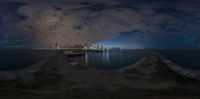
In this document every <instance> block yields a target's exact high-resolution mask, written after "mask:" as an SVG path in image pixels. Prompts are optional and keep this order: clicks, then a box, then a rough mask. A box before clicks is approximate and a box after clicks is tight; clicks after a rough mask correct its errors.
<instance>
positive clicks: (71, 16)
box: [0, 0, 200, 48]
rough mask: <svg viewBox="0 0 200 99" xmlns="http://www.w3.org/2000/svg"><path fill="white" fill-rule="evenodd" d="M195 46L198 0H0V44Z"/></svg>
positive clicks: (199, 30) (199, 34) (199, 43)
mask: <svg viewBox="0 0 200 99" xmlns="http://www.w3.org/2000/svg"><path fill="white" fill-rule="evenodd" d="M55 42H59V43H60V44H61V45H63V46H64V45H73V44H84V43H86V42H88V43H91V44H100V45H112V46H120V47H133V48H199V47H200V1H199V0H85V1H83V0H4V1H3V0H0V47H48V46H52V45H53V44H54V43H55Z"/></svg>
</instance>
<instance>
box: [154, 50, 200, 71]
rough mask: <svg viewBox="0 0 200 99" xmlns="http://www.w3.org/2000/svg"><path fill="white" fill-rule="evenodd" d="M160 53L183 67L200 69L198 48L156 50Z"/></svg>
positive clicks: (199, 51)
mask: <svg viewBox="0 0 200 99" xmlns="http://www.w3.org/2000/svg"><path fill="white" fill-rule="evenodd" d="M158 52H160V53H161V54H162V55H164V56H165V57H167V58H168V59H170V60H171V61H173V62H174V63H176V64H179V65H181V66H183V67H187V68H192V69H198V70H200V50H198V49H185V50H184V49H182V50H158Z"/></svg>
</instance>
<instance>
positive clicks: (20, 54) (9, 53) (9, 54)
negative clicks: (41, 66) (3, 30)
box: [0, 49, 52, 71]
mask: <svg viewBox="0 0 200 99" xmlns="http://www.w3.org/2000/svg"><path fill="white" fill-rule="evenodd" d="M50 53H52V51H45V50H14V49H13V50H0V70H1V71H2V70H16V69H22V68H25V67H28V66H32V65H34V64H36V63H38V62H40V61H41V60H43V59H44V58H46V57H48V56H49V55H50Z"/></svg>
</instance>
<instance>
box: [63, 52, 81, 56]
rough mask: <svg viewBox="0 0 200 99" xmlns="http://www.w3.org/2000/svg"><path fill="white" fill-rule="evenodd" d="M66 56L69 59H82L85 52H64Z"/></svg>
mask: <svg viewBox="0 0 200 99" xmlns="http://www.w3.org/2000/svg"><path fill="white" fill-rule="evenodd" d="M64 54H65V55H66V56H68V57H80V56H84V55H85V52H73V51H64Z"/></svg>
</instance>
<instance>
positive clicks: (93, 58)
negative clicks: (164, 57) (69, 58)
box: [74, 49, 149, 69]
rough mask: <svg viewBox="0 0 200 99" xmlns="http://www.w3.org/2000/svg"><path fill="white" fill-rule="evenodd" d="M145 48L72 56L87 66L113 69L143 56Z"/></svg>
mask: <svg viewBox="0 0 200 99" xmlns="http://www.w3.org/2000/svg"><path fill="white" fill-rule="evenodd" d="M148 52H149V51H147V50H127V49H110V50H104V51H103V52H102V53H97V52H87V53H86V55H85V56H83V57H76V58H74V59H75V60H76V61H79V62H81V63H83V64H85V65H87V66H89V67H93V68H98V69H113V68H121V67H125V66H128V65H131V64H133V63H135V62H136V61H138V60H139V59H141V58H143V57H144V56H145V55H146V54H147V53H148Z"/></svg>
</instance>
